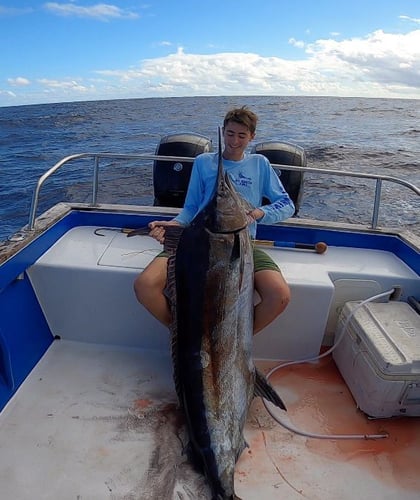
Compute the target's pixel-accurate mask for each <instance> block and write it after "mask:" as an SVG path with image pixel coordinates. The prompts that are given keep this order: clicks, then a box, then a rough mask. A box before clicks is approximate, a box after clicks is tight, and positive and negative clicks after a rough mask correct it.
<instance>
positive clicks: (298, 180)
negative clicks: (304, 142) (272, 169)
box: [251, 141, 306, 215]
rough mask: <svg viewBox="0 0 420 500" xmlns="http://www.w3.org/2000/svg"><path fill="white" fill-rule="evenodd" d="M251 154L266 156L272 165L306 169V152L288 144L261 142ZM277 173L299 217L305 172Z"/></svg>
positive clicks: (279, 170) (282, 171) (284, 171)
mask: <svg viewBox="0 0 420 500" xmlns="http://www.w3.org/2000/svg"><path fill="white" fill-rule="evenodd" d="M251 152H252V153H258V154H262V155H264V156H265V157H266V158H267V159H268V161H269V162H270V163H272V164H279V165H291V166H298V167H306V154H305V150H304V149H303V148H301V147H300V146H296V145H294V144H290V143H288V142H280V141H267V142H261V143H258V144H256V145H255V146H254V147H253V148H252V151H251ZM276 172H277V174H278V175H279V177H280V180H281V183H282V184H283V186H284V189H285V190H286V191H287V193H288V195H289V196H290V198H291V199H292V201H293V203H294V204H295V215H297V213H298V211H299V208H300V204H301V201H302V194H303V179H304V175H303V172H298V171H296V170H295V171H293V170H285V169H283V170H281V169H276Z"/></svg>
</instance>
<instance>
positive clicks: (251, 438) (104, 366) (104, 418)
mask: <svg viewBox="0 0 420 500" xmlns="http://www.w3.org/2000/svg"><path fill="white" fill-rule="evenodd" d="M168 351H169V349H168ZM272 366H273V363H272V362H270V363H269V362H264V364H263V365H261V368H263V369H268V368H269V367H272ZM283 370H284V371H282V370H280V371H278V372H276V373H275V374H274V376H273V379H272V382H273V383H274V384H275V386H276V388H277V390H278V392H279V393H280V394H281V395H282V397H283V398H284V400H285V402H286V404H287V406H288V409H289V411H288V418H289V419H290V421H292V422H293V423H294V425H295V426H297V427H299V428H302V429H305V430H307V431H310V432H317V433H335V434H337V433H340V434H342V433H358V434H359V433H362V434H364V433H378V432H383V431H386V432H388V433H389V435H390V437H389V438H387V439H384V440H381V441H360V440H359V441H346V442H343V441H319V440H313V439H310V438H306V437H302V436H298V435H295V434H292V433H291V432H289V431H287V430H285V429H284V428H283V427H280V426H279V425H278V424H277V423H275V422H274V421H273V420H272V419H271V417H270V416H269V415H268V414H267V413H266V410H265V409H264V408H263V406H262V404H261V402H260V400H259V399H256V400H255V401H254V403H253V405H252V408H251V411H250V414H249V419H248V423H247V426H246V439H247V442H248V443H249V445H250V448H249V449H246V450H245V451H244V453H243V455H242V456H241V458H240V459H239V462H238V464H237V469H236V475H235V483H236V493H237V494H238V495H239V496H240V497H241V498H242V499H243V500H253V499H258V500H278V499H280V498H285V499H286V498H287V499H288V500H294V499H303V498H306V499H311V500H318V499H319V500H321V499H322V500H326V499H334V500H336V499H337V498H340V499H343V500H347V499H348V500H350V499H354V498H366V499H378V500H379V499H381V500H385V499H389V500H394V499H400V500H415V499H416V500H417V499H418V498H419V497H420V476H419V474H418V464H419V449H420V421H419V419H416V418H413V419H408V418H401V419H395V420H377V421H369V420H367V419H366V417H365V416H364V415H363V414H361V413H360V412H358V411H357V409H356V407H355V404H354V401H353V400H352V398H351V396H350V395H349V393H348V391H347V389H346V387H345V385H344V383H343V381H342V379H341V377H340V376H339V375H338V373H337V370H336V368H335V366H334V364H333V362H332V361H331V360H330V359H329V360H327V361H325V362H323V363H320V365H308V364H307V365H300V366H294V367H289V368H285V369H283ZM279 414H282V412H279ZM0 428H1V432H0V449H1V454H0V481H1V498H4V499H9V498H10V499H14V500H33V499H36V500H38V499H42V500H43V499H45V500H47V499H51V500H57V499H60V500H67V499H68V500H70V499H71V500H76V499H79V500H105V499H109V500H120V499H121V500H122V499H132V500H134V499H138V500H146V499H150V500H157V499H162V500H172V499H173V500H175V499H176V500H182V499H189V500H200V499H203V500H204V499H208V498H210V497H209V494H208V491H207V489H206V486H205V484H204V482H203V480H202V478H201V476H198V475H197V474H196V473H195V472H193V471H192V469H191V467H190V465H189V464H188V463H187V462H186V458H185V455H183V454H182V449H183V444H185V433H184V426H183V423H182V418H181V417H180V415H179V413H178V410H177V407H176V398H175V394H174V390H173V382H172V376H171V362H170V359H169V355H168V354H162V352H160V353H159V352H157V351H141V350H139V349H129V348H124V347H116V346H104V345H101V344H88V343H82V342H75V341H66V340H57V341H54V343H53V344H52V346H51V348H50V349H49V350H48V352H47V353H46V355H45V356H44V358H43V359H42V360H41V362H40V363H39V365H38V366H37V367H36V368H35V369H34V370H33V372H32V373H31V375H30V377H29V378H28V380H27V381H26V382H25V384H24V385H23V386H22V387H21V388H20V390H19V391H18V393H17V394H16V396H15V397H14V398H13V399H12V400H11V401H10V403H9V404H8V406H7V407H6V408H5V410H4V411H3V412H2V414H1V415H0Z"/></svg>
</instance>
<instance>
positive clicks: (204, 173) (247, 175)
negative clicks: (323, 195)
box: [175, 153, 295, 238]
mask: <svg viewBox="0 0 420 500" xmlns="http://www.w3.org/2000/svg"><path fill="white" fill-rule="evenodd" d="M217 167H218V154H217V153H203V154H201V155H199V156H197V158H196V159H195V161H194V165H193V168H192V172H191V178H190V183H189V186H188V191H187V196H186V198H185V203H184V208H183V209H182V210H181V212H180V213H179V215H178V216H177V217H175V220H176V221H178V222H179V223H180V224H182V225H184V226H186V225H188V224H189V223H190V222H191V221H192V220H193V218H194V217H195V216H196V215H197V214H198V212H200V211H201V210H202V209H203V208H204V207H205V206H206V205H207V203H208V202H209V201H210V199H211V197H212V196H213V193H214V190H215V186H216V177H217ZM223 167H224V169H225V171H226V172H227V173H228V174H229V177H230V179H231V181H232V184H233V185H234V186H235V189H236V190H237V192H238V193H239V194H240V195H241V196H242V197H243V198H245V200H247V201H248V202H249V203H250V204H251V205H252V206H253V207H255V208H259V209H260V210H262V211H263V212H264V216H263V217H262V218H261V219H259V220H258V223H260V224H273V223H276V222H281V221H283V220H285V219H287V218H289V217H291V216H292V215H293V214H294V211H295V207H294V204H293V202H292V200H291V199H290V197H289V195H288V194H287V192H286V191H285V189H284V187H283V185H282V183H281V182H280V179H279V177H278V175H277V174H276V172H275V171H274V169H273V168H272V166H271V165H270V162H269V161H268V160H267V158H266V157H265V156H263V155H260V154H247V155H245V157H244V158H243V159H242V160H240V161H232V160H225V159H224V160H223ZM263 198H266V199H268V200H269V202H270V204H268V205H262V203H263ZM249 230H250V233H251V236H252V237H253V238H255V235H256V231H257V225H256V224H255V223H254V224H251V225H250V226H249Z"/></svg>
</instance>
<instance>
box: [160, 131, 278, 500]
mask: <svg viewBox="0 0 420 500" xmlns="http://www.w3.org/2000/svg"><path fill="white" fill-rule="evenodd" d="M244 203H245V202H244V200H242V198H240V196H239V195H238V194H237V192H236V191H235V189H234V188H233V186H232V184H231V182H230V180H229V177H228V175H227V174H225V173H224V171H223V161H222V149H221V132H220V130H219V160H218V173H217V181H216V186H215V192H214V196H213V197H212V199H211V200H210V202H209V203H208V205H207V206H206V207H205V208H204V209H203V210H202V211H201V212H200V213H198V214H197V216H196V217H195V218H194V220H193V221H192V222H191V224H190V225H189V226H187V227H186V228H185V229H183V231H182V233H181V236H180V237H179V241H178V245H177V248H176V252H175V255H174V256H173V257H171V258H170V259H169V266H168V287H167V294H168V297H169V299H170V303H171V310H172V317H173V323H172V325H171V331H172V333H173V363H174V379H175V385H176V389H177V393H178V397H179V401H180V405H181V408H182V410H183V412H184V414H185V417H186V422H187V429H188V435H189V439H190V445H189V452H190V458H191V460H192V461H193V462H194V464H195V465H196V466H197V467H198V468H199V469H200V470H201V471H202V472H203V473H204V474H205V476H206V477H207V480H208V482H209V484H210V487H211V490H212V495H213V499H215V500H216V499H217V500H222V499H223V500H225V499H236V498H239V497H237V496H236V495H235V493H234V469H235V464H236V461H237V459H238V457H239V456H240V454H241V453H242V451H243V449H244V447H245V441H244V437H243V428H244V425H245V421H246V418H247V414H248V409H249V406H250V403H251V400H252V398H253V396H254V395H259V396H263V397H265V398H267V399H268V400H270V401H271V402H273V403H274V404H276V405H277V406H279V407H281V408H284V405H283V403H282V401H281V399H280V397H279V396H278V395H277V394H276V393H275V391H274V389H272V388H271V386H270V385H269V384H268V382H267V380H266V379H265V378H264V376H263V375H261V374H260V373H259V372H257V371H256V369H255V366H254V363H253V359H252V352H251V351H252V336H253V311H254V308H253V294H254V281H253V274H254V273H253V251H252V242H251V238H250V234H249V230H248V227H247V224H248V223H247V216H246V210H245V205H244ZM167 229H169V231H167V233H166V234H167V236H166V238H167V239H168V240H169V239H170V238H171V236H170V233H171V229H170V228H167ZM165 243H167V246H168V244H169V241H167V242H165Z"/></svg>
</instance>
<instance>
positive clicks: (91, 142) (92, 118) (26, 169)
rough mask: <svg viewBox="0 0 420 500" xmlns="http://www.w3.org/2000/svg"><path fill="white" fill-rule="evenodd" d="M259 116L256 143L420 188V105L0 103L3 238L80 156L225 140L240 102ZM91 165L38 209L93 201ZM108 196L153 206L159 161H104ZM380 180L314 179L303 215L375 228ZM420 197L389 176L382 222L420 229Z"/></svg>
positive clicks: (337, 101) (103, 194) (356, 101)
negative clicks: (188, 140) (294, 149)
mask: <svg viewBox="0 0 420 500" xmlns="http://www.w3.org/2000/svg"><path fill="white" fill-rule="evenodd" d="M242 105H247V106H249V107H250V108H251V109H252V110H254V111H255V112H256V113H257V114H258V116H259V124H258V130H257V137H256V139H255V142H262V141H266V140H281V141H287V142H291V143H294V144H296V145H299V146H301V147H303V148H304V149H305V151H306V154H307V158H308V166H311V167H315V168H328V169H335V170H345V171H351V172H366V173H382V174H385V175H390V176H394V177H400V178H402V179H405V180H407V181H409V182H411V183H413V184H415V185H417V186H420V101H416V100H401V99H361V98H332V97H249V96H248V97H190V98H156V99H130V100H112V101H96V102H75V103H60V104H42V105H32V106H17V107H4V108H0V240H2V239H4V238H7V237H8V236H10V235H11V234H13V233H14V232H16V231H18V230H19V229H20V228H21V227H22V226H24V225H25V224H26V223H27V222H28V217H29V210H30V204H31V199H32V193H33V190H34V188H35V185H36V182H37V180H38V178H39V177H40V176H41V175H42V174H43V173H44V172H45V171H46V170H47V169H49V168H50V167H52V166H53V165H54V164H55V163H56V162H57V161H59V160H60V159H61V158H63V157H64V156H67V155H70V154H74V153H82V152H114V153H154V152H155V149H156V146H157V145H158V144H159V141H160V139H161V137H162V136H165V135H167V134H172V133H179V132H195V133H199V134H202V135H205V136H207V137H209V138H211V139H212V140H213V142H214V144H217V127H218V126H219V125H221V122H222V120H223V116H224V114H225V112H226V111H227V110H228V109H229V108H231V107H233V106H242ZM91 177H92V162H89V161H86V160H82V161H79V162H77V163H72V164H70V165H68V166H67V167H64V168H63V169H61V170H60V171H59V172H58V173H56V174H54V175H53V176H52V177H51V178H50V179H49V180H48V181H47V182H46V183H45V185H44V187H43V189H42V191H41V199H40V206H39V211H38V214H39V213H40V212H42V211H43V210H45V209H46V208H48V207H49V206H52V205H53V204H55V203H56V202H58V201H75V202H83V201H88V200H89V197H90V193H91V189H90V186H91ZM100 181H101V186H100V191H99V201H100V202H106V201H109V202H124V203H140V204H141V203H151V202H152V200H153V187H152V185H153V184H152V162H150V164H149V165H146V164H144V163H141V164H136V163H135V162H126V163H118V164H117V162H115V161H108V162H103V163H101V171H100ZM374 190H375V182H374V181H370V180H357V179H355V178H352V177H337V176H317V175H315V174H308V175H306V179H305V189H304V196H303V200H302V205H301V208H300V212H299V216H300V217H305V218H306V217H313V218H317V219H327V218H329V219H331V220H340V221H351V222H358V223H362V224H369V222H370V220H371V216H372V209H373V205H372V199H373V198H372V197H373V194H374ZM419 214H420V197H419V196H416V195H415V194H414V193H412V192H411V191H409V190H408V189H405V188H403V187H401V186H398V185H394V184H391V183H388V182H385V183H384V185H383V194H382V204H381V210H380V218H379V225H382V226H388V227H396V226H404V227H407V228H409V229H411V230H412V231H414V232H415V233H417V234H420V215H419Z"/></svg>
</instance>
